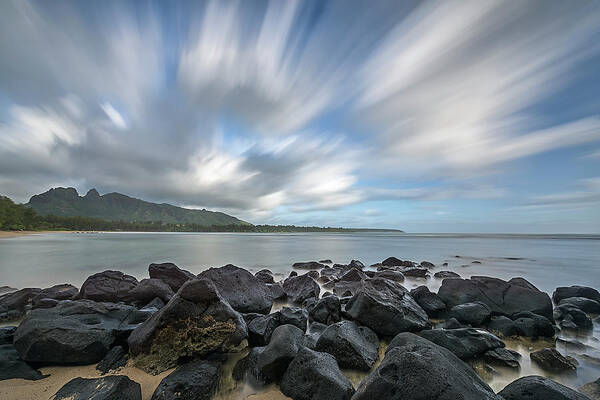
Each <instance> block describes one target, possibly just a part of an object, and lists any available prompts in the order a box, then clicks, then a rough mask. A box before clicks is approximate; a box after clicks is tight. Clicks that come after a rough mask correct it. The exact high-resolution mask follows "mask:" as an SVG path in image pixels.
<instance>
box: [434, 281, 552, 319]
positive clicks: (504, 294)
mask: <svg viewBox="0 0 600 400" xmlns="http://www.w3.org/2000/svg"><path fill="white" fill-rule="evenodd" d="M438 295H439V296H440V297H441V299H442V300H443V301H444V302H445V303H446V306H447V307H449V308H452V307H454V306H456V305H459V304H464V303H472V302H475V301H481V302H482V303H485V304H487V305H488V307H490V309H491V310H492V312H493V313H494V314H501V315H506V316H511V315H512V314H515V313H518V312H521V311H530V312H532V313H535V314H539V315H542V316H544V317H546V318H548V319H550V320H551V319H552V301H551V300H550V297H549V296H548V295H547V294H546V293H544V292H542V291H540V290H538V289H537V288H536V287H535V286H533V285H532V284H531V283H529V282H528V281H526V280H525V279H523V278H513V279H511V280H509V281H503V280H502V279H497V278H490V277H486V276H473V277H471V279H458V278H453V279H444V280H443V281H442V286H441V287H440V290H439V291H438Z"/></svg>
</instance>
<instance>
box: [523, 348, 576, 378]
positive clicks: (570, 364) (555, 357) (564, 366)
mask: <svg viewBox="0 0 600 400" xmlns="http://www.w3.org/2000/svg"><path fill="white" fill-rule="evenodd" d="M529 357H530V358H531V361H533V362H534V363H536V364H537V365H538V366H539V367H540V368H542V369H545V370H547V371H553V372H562V371H574V370H575V369H577V364H576V363H575V362H574V361H573V359H571V358H567V357H565V356H563V355H562V354H560V353H559V352H558V351H557V350H556V349H552V348H545V349H541V350H537V351H534V352H533V353H530V354H529Z"/></svg>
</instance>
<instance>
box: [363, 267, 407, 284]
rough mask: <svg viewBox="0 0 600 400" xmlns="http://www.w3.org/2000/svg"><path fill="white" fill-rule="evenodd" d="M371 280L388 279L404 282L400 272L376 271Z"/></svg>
mask: <svg viewBox="0 0 600 400" xmlns="http://www.w3.org/2000/svg"><path fill="white" fill-rule="evenodd" d="M367 272H369V271H367ZM373 278H383V279H389V280H390V281H394V282H399V283H402V282H404V275H402V272H399V271H392V270H386V271H377V272H375V274H374V276H373Z"/></svg>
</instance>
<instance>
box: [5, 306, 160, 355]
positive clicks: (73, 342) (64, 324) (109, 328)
mask: <svg viewBox="0 0 600 400" xmlns="http://www.w3.org/2000/svg"><path fill="white" fill-rule="evenodd" d="M149 315H150V314H149V313H146V312H143V311H139V310H136V309H135V308H134V307H131V306H127V305H123V304H113V303H97V302H94V301H91V300H77V301H71V300H64V301H61V302H60V303H59V304H58V305H57V306H56V307H54V308H47V309H41V308H39V309H36V310H33V311H31V312H30V313H29V314H28V315H27V316H26V317H25V319H24V320H23V321H22V322H21V324H20V325H19V327H18V328H17V331H16V332H15V336H14V345H15V347H16V349H17V351H18V352H19V354H20V355H21V358H23V360H25V361H27V362H33V363H40V364H52V365H65V364H80V365H87V364H93V363H97V362H98V361H100V360H101V359H102V358H103V357H104V356H105V355H106V353H108V351H109V350H110V349H111V348H112V347H113V344H114V343H115V342H116V341H117V340H121V339H125V338H126V337H127V335H129V333H130V332H131V331H132V330H133V329H134V328H135V327H136V326H137V325H138V324H140V323H141V322H143V320H144V319H146V318H148V317H149Z"/></svg>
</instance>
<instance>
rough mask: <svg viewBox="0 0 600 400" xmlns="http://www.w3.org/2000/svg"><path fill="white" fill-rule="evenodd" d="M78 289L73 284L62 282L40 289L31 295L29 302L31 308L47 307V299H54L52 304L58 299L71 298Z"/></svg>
mask: <svg viewBox="0 0 600 400" xmlns="http://www.w3.org/2000/svg"><path fill="white" fill-rule="evenodd" d="M78 293H79V289H77V288H76V287H75V286H73V285H69V284H66V283H65V284H62V285H55V286H52V287H49V288H46V289H42V290H41V291H40V292H39V293H38V294H36V295H35V296H33V298H32V299H31V304H32V307H33V308H48V307H46V305H48V300H55V302H54V304H55V305H56V302H58V301H60V300H71V299H73V298H75V296H77V294H78Z"/></svg>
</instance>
